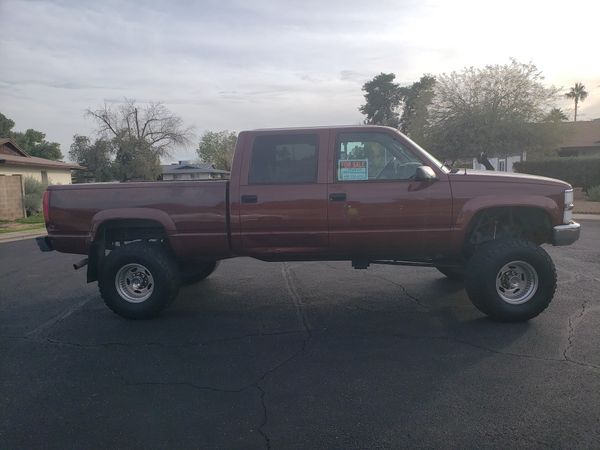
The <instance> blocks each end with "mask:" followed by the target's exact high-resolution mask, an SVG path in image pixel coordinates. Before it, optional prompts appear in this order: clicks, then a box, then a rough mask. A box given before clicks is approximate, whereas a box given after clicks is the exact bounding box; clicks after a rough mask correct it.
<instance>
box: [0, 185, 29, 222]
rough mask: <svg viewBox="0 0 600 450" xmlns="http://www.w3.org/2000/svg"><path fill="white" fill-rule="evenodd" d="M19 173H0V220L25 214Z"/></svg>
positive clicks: (16, 217)
mask: <svg viewBox="0 0 600 450" xmlns="http://www.w3.org/2000/svg"><path fill="white" fill-rule="evenodd" d="M23 206H24V205H23V180H22V179H21V175H0V220H12V219H19V218H21V217H24V216H25V209H24V207H23Z"/></svg>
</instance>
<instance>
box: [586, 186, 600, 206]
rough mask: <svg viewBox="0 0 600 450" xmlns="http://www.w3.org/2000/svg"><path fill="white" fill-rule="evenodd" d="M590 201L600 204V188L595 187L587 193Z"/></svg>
mask: <svg viewBox="0 0 600 450" xmlns="http://www.w3.org/2000/svg"><path fill="white" fill-rule="evenodd" d="M587 196H588V200H590V201H592V202H600V186H594V187H591V188H589V189H588V191H587Z"/></svg>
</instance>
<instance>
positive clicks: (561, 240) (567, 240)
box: [552, 222, 581, 245]
mask: <svg viewBox="0 0 600 450" xmlns="http://www.w3.org/2000/svg"><path fill="white" fill-rule="evenodd" d="M580 232H581V225H580V224H578V223H577V222H571V223H569V224H566V225H557V226H555V227H554V229H553V230H552V245H571V244H572V243H573V242H575V241H576V240H577V239H579V234H580Z"/></svg>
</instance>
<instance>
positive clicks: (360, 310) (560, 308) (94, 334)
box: [0, 220, 600, 449]
mask: <svg viewBox="0 0 600 450" xmlns="http://www.w3.org/2000/svg"><path fill="white" fill-rule="evenodd" d="M582 227H583V229H582V236H581V239H580V240H579V241H578V242H577V243H576V244H574V245H573V246H570V247H550V246H545V248H546V250H547V251H548V252H549V253H550V255H551V256H552V258H553V259H554V262H555V264H556V267H557V271H558V277H559V285H558V289H557V292H556V296H555V298H554V300H553V302H552V304H551V305H550V307H549V308H548V309H547V310H546V311H545V312H544V313H542V314H541V315H540V316H539V317H537V318H535V319H533V320H532V321H530V322H529V323H519V324H501V323H494V322H491V321H489V320H488V319H486V318H485V317H484V316H483V315H482V314H481V313H480V312H479V311H478V310H476V309H475V307H473V306H472V305H471V303H470V302H469V300H468V298H467V296H466V294H465V291H464V288H463V287H462V284H461V283H459V282H455V281H450V280H447V279H445V278H444V277H443V275H441V274H440V273H439V272H437V271H436V270H435V269H431V268H416V267H393V266H371V267H370V268H369V269H368V270H353V269H352V268H351V266H350V263H349V262H309V263H266V262H261V261H257V260H252V259H248V258H239V259H233V260H228V261H224V262H222V263H221V265H220V266H219V268H218V269H217V270H216V271H215V273H214V274H213V275H212V276H211V277H210V278H208V279H207V280H205V281H203V282H200V283H198V284H195V285H192V286H187V287H184V288H182V289H181V291H180V294H179V297H178V299H177V301H176V302H175V303H174V304H173V305H172V306H171V307H170V308H169V309H167V310H166V311H165V312H164V314H163V315H162V316H161V318H159V319H156V320H149V321H127V320H124V319H122V318H120V317H119V316H117V315H115V314H113V313H112V312H111V311H110V310H108V308H106V307H105V305H104V304H103V302H102V300H101V298H100V296H99V294H98V290H97V287H96V283H92V284H86V283H85V270H80V271H74V270H73V269H72V266H71V265H72V263H73V262H76V261H78V260H79V259H81V257H80V256H78V255H66V254H60V253H57V252H51V253H41V252H40V251H39V250H38V249H37V246H36V244H35V242H34V240H31V239H30V240H25V241H19V242H11V243H5V244H1V245H0V448H2V449H34V448H61V449H63V448H76V449H87V448H90V449H91V448H94V449H96V448H164V449H176V448H224V449H233V448H239V449H255V448H256V449H261V448H273V449H283V448H285V449H287V448H297V449H309V448H322V449H324V448H340V449H348V448H405V447H413V448H414V447H426V448H503V449H504V448H540V447H541V448H545V447H548V448H571V449H573V448H581V449H589V448H600V295H599V294H598V293H599V291H600V221H598V220H596V221H591V220H590V221H587V220H586V221H582Z"/></svg>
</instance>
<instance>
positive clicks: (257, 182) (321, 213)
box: [233, 130, 329, 260]
mask: <svg viewBox="0 0 600 450" xmlns="http://www.w3.org/2000/svg"><path fill="white" fill-rule="evenodd" d="M328 140H329V132H328V130H322V131H315V130H311V131H309V132H307V131H302V130H298V131H285V132H276V131H273V132H266V133H260V134H257V135H256V136H254V137H253V138H252V139H251V142H249V148H250V151H249V152H247V153H246V155H245V162H244V164H243V169H242V175H241V179H240V188H239V199H233V200H234V201H239V204H238V205H239V210H238V211H239V221H240V223H239V227H240V233H241V243H242V249H243V252H244V253H245V254H248V255H251V256H256V257H259V258H262V259H273V260H276V259H277V258H278V255H285V256H286V257H287V258H289V257H297V258H299V259H303V258H310V257H311V256H317V255H320V254H323V253H325V252H326V251H327V249H328V246H329V237H328V229H327V226H328V224H327V173H326V172H327V156H328Z"/></svg>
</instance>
